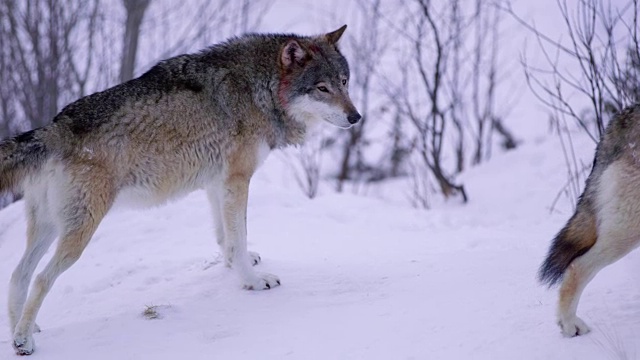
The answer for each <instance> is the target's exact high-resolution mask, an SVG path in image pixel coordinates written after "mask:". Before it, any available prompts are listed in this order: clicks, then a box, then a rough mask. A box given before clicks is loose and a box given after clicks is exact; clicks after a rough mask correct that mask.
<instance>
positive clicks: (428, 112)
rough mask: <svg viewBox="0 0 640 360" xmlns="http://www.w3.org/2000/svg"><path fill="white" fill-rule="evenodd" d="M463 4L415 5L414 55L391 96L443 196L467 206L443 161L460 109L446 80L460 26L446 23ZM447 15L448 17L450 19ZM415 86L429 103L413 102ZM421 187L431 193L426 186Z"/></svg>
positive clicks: (419, 1) (423, 0)
mask: <svg viewBox="0 0 640 360" xmlns="http://www.w3.org/2000/svg"><path fill="white" fill-rule="evenodd" d="M458 2H459V1H458V0H454V1H451V2H449V3H448V4H446V5H445V6H443V8H442V9H440V10H442V11H441V12H437V11H436V9H435V8H434V6H433V4H432V3H431V1H429V0H415V2H414V3H415V5H416V9H415V14H414V15H413V14H412V15H413V16H411V18H410V25H409V26H410V27H411V30H413V31H414V32H413V33H411V34H410V35H407V38H408V40H409V42H410V45H411V49H412V52H411V53H410V54H409V61H406V60H405V59H403V60H401V61H404V63H401V64H400V66H399V67H400V69H402V78H403V85H402V86H401V87H400V88H399V89H398V90H397V91H396V92H395V93H394V94H392V98H393V99H394V102H395V103H396V104H397V105H398V108H399V109H400V110H401V112H402V115H403V116H405V117H406V118H407V119H408V120H409V121H410V123H411V124H413V126H414V129H415V131H416V137H415V140H414V151H415V153H416V155H417V156H418V158H419V159H420V161H421V164H422V165H423V166H425V167H426V168H427V169H428V170H429V173H430V175H431V176H433V178H434V180H435V182H436V184H437V185H438V188H439V190H440V192H441V193H442V194H443V195H444V196H445V197H447V198H448V197H451V196H453V195H456V194H459V195H461V197H462V199H463V201H465V202H466V200H467V195H466V192H465V190H464V187H463V186H462V185H458V184H456V183H455V182H454V180H453V177H452V176H451V175H450V173H449V172H448V171H447V170H446V168H445V164H444V161H443V150H444V147H445V140H446V130H447V124H449V123H451V122H452V120H451V115H452V112H451V111H450V109H452V108H453V107H455V104H454V102H453V101H455V100H456V99H452V98H451V97H447V94H446V88H445V79H446V76H447V74H448V72H449V71H451V68H450V67H449V65H450V64H451V61H452V52H453V49H454V48H455V46H456V39H457V37H459V36H461V34H460V33H458V32H457V30H456V29H460V27H456V26H453V27H448V26H447V25H448V24H447V23H446V22H447V21H449V20H450V19H451V17H452V16H454V15H451V13H452V12H455V11H456V8H457V7H458V4H457V3H458ZM443 12H444V13H446V12H448V13H449V14H450V15H449V17H446V16H444V14H443ZM426 54H428V58H427V55H426ZM409 66H411V67H412V70H413V71H415V72H416V73H417V75H416V76H415V77H414V75H413V74H411V75H409V71H408V70H407V68H408V67H409ZM415 78H417V79H415ZM414 80H415V81H414ZM414 86H417V89H419V90H420V93H421V94H423V95H424V96H425V98H424V99H416V98H415V96H413V97H412V94H411V91H409V88H410V87H414ZM425 100H426V101H425ZM414 178H415V177H414ZM419 179H421V177H419ZM423 180H425V179H422V180H421V181H423ZM414 187H415V186H414ZM417 188H420V189H424V190H425V191H426V190H427V187H426V186H422V187H417ZM416 195H417V194H416ZM424 197H426V195H424Z"/></svg>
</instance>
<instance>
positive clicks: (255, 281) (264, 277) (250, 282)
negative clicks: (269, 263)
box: [243, 273, 280, 290]
mask: <svg viewBox="0 0 640 360" xmlns="http://www.w3.org/2000/svg"><path fill="white" fill-rule="evenodd" d="M279 285H280V279H279V278H278V277H277V276H275V275H271V274H267V273H257V274H255V275H254V276H252V277H251V278H250V279H245V280H244V286H243V287H244V288H245V289H247V290H267V289H271V288H274V287H276V286H279Z"/></svg>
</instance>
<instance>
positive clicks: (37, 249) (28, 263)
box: [8, 204, 56, 333]
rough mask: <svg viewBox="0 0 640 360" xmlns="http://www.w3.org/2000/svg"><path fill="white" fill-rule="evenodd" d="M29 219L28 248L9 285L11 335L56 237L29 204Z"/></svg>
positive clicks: (53, 231) (48, 223) (51, 226)
mask: <svg viewBox="0 0 640 360" xmlns="http://www.w3.org/2000/svg"><path fill="white" fill-rule="evenodd" d="M27 217H28V219H27V221H28V224H27V247H26V249H25V251H24V255H23V256H22V259H20V262H19V263H18V266H17V267H16V269H15V270H14V271H13V274H12V275H11V282H10V283H9V301H8V305H9V326H10V327H11V329H10V330H11V333H13V332H14V330H15V328H16V325H17V323H18V320H19V319H20V315H21V314H22V308H23V306H24V302H25V300H26V299H27V292H28V290H29V283H30V282H31V277H32V276H33V272H34V271H35V269H36V266H37V265H38V263H39V262H40V259H42V257H43V256H44V254H45V253H46V252H47V250H48V249H49V247H50V246H51V243H52V242H53V240H55V237H56V232H55V228H54V226H53V224H51V223H50V222H49V221H48V220H47V219H42V218H41V217H39V216H38V208H37V205H32V204H27ZM36 331H37V329H36Z"/></svg>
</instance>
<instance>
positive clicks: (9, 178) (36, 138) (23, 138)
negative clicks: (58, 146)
mask: <svg viewBox="0 0 640 360" xmlns="http://www.w3.org/2000/svg"><path fill="white" fill-rule="evenodd" d="M42 132H43V129H36V130H31V131H27V132H25V133H22V134H20V135H18V136H15V137H13V138H10V139H6V140H3V141H1V142H0V194H3V193H7V192H15V191H18V190H19V187H20V184H21V183H22V180H23V179H24V178H25V176H26V175H27V174H28V173H29V172H30V171H34V170H36V169H37V168H38V167H39V166H40V165H41V164H42V163H43V162H44V160H45V159H46V157H47V149H46V146H45V145H44V142H43V139H42V138H41V136H40V135H41V134H42Z"/></svg>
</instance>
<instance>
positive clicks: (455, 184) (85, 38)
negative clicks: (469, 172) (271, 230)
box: [0, 0, 640, 208]
mask: <svg viewBox="0 0 640 360" xmlns="http://www.w3.org/2000/svg"><path fill="white" fill-rule="evenodd" d="M294 4H295V5H296V6H298V7H296V6H294ZM553 4H554V5H553V7H552V8H549V9H548V11H549V12H553V13H555V14H558V18H559V19H560V21H559V22H558V23H557V26H556V31H554V32H552V33H545V32H542V31H540V30H539V29H538V28H537V27H536V24H535V22H533V21H531V20H530V19H528V18H527V14H523V13H519V12H518V11H516V10H514V7H512V4H511V3H510V2H509V1H483V0H450V1H430V0H397V1H391V0H386V1H384V0H345V1H341V2H337V1H334V2H328V3H327V5H326V6H324V7H323V8H322V9H319V8H317V7H313V6H306V7H305V6H300V2H297V1H292V0H290V1H287V0H257V1H250V0H238V1H225V0H188V1H183V2H176V1H171V0H2V2H0V81H1V82H0V137H1V138H6V137H10V136H14V135H16V134H18V133H20V132H22V131H26V130H28V129H31V128H37V127H41V126H45V125H46V124H47V123H49V122H50V121H51V120H52V119H53V117H54V116H55V115H56V114H57V113H58V112H59V111H60V110H61V109H62V107H64V106H65V105H66V104H68V103H70V102H72V101H74V100H76V99H78V98H80V97H82V96H85V95H88V94H91V93H93V92H96V91H101V90H103V89H106V88H108V87H110V86H113V85H115V84H117V83H120V82H123V81H127V80H129V79H132V78H133V77H135V76H138V75H140V74H142V73H143V72H145V71H146V70H147V69H149V68H150V67H151V66H152V65H153V64H155V63H156V62H158V61H160V60H162V59H164V58H167V57H171V56H175V55H179V54H181V53H184V52H191V51H197V50H198V49H201V48H204V47H206V46H209V45H211V44H214V43H216V42H219V41H222V40H224V39H226V38H228V37H230V36H235V35H241V34H243V33H246V32H255V31H260V32H263V31H268V32H273V31H286V32H287V31H289V30H287V28H288V24H287V23H282V22H280V23H278V21H279V18H278V16H277V13H276V14H275V15H274V11H276V10H274V9H276V8H277V11H289V12H291V13H292V15H293V18H298V19H300V20H299V21H300V22H308V23H313V26H310V27H309V29H313V30H310V31H313V32H308V33H306V34H308V35H311V34H314V33H320V32H326V31H331V30H334V29H335V28H337V27H339V26H341V25H342V24H343V23H347V24H348V25H349V28H348V30H347V32H346V33H345V37H344V38H343V40H341V44H340V45H341V47H342V49H343V50H344V52H345V54H346V56H347V58H348V59H349V62H350V66H351V71H352V77H351V82H350V92H351V95H352V98H353V100H354V102H355V104H356V106H357V107H358V109H359V110H360V112H361V114H362V115H363V119H362V122H361V123H360V124H359V125H358V126H355V127H354V128H352V129H350V130H349V131H337V130H329V131H328V132H326V133H325V134H324V136H323V137H322V141H318V142H317V143H312V144H308V146H305V147H304V148H302V149H298V150H296V151H293V152H289V153H287V159H288V161H289V162H290V164H291V168H292V169H293V171H294V172H295V175H296V179H297V181H298V184H299V185H300V188H301V189H302V191H304V193H305V194H306V195H307V196H309V197H314V196H316V194H317V193H318V188H319V186H320V184H321V183H325V184H330V188H331V189H332V191H339V192H340V191H350V192H355V193H358V192H359V191H361V189H363V188H364V187H366V186H368V184H374V183H381V182H384V181H386V180H392V179H403V180H404V181H403V182H402V184H403V185H402V186H404V187H406V193H407V194H408V198H409V199H410V201H411V203H412V204H413V205H414V206H416V207H421V208H428V207H430V206H431V203H432V202H433V199H434V198H445V199H456V200H457V201H460V202H466V201H467V200H468V199H469V198H472V197H473V194H468V193H467V192H466V191H465V187H464V183H463V182H462V181H461V180H460V177H459V175H460V174H461V173H462V172H463V171H464V170H465V169H467V168H469V167H472V166H476V165H478V164H481V163H483V162H485V161H487V160H488V159H490V158H491V156H492V155H493V154H495V153H497V152H501V151H508V150H511V149H514V148H516V147H518V146H519V145H520V144H521V139H520V137H519V132H518V129H514V128H513V124H516V122H514V121H510V119H509V118H510V117H512V116H513V113H514V111H513V110H514V108H515V107H516V106H517V105H518V101H519V95H518V93H517V92H516V91H514V86H513V81H510V79H511V78H513V77H514V74H519V76H520V75H522V74H524V79H526V83H527V84H526V87H525V88H526V91H530V92H531V93H532V94H534V95H535V97H536V98H537V101H539V104H541V106H542V107H543V109H544V110H545V113H546V119H545V121H546V120H547V119H548V125H549V126H548V128H549V130H548V133H549V134H551V135H552V136H559V137H560V138H561V139H562V140H563V143H564V144H566V146H565V153H564V154H563V155H564V157H565V160H566V163H567V185H566V186H565V188H563V189H561V193H562V194H565V195H566V196H567V197H569V198H570V199H574V200H575V198H577V196H578V195H579V192H580V189H581V187H582V183H583V182H584V178H585V177H586V174H587V173H588V170H589V166H590V165H591V164H590V163H586V164H585V163H583V162H580V161H578V160H577V159H575V157H574V156H572V151H571V150H572V141H571V136H572V134H575V132H583V133H586V134H588V136H590V137H591V138H592V139H593V141H597V140H598V139H599V137H600V135H601V134H602V132H603V129H604V127H605V126H606V123H607V121H608V120H609V119H610V118H611V116H613V115H615V114H616V113H617V112H619V111H620V110H621V109H623V108H624V107H625V106H628V105H630V104H633V103H636V102H638V100H639V99H640V42H639V35H638V26H639V24H638V11H639V8H638V0H615V1H614V0H573V1H567V0H557V1H555V2H553ZM289 5H291V6H289ZM289 7H290V8H291V9H289V10H287V9H288V8H289ZM283 9H284V10H283ZM296 12H297V13H296ZM290 15H291V14H290ZM266 16H269V17H270V20H269V22H270V24H271V25H265V22H266V21H265V17H266ZM289 18H291V16H290V17H289ZM345 19H346V20H345ZM343 20H345V21H343ZM274 23H278V26H272V24H274ZM516 31H517V32H526V33H528V34H529V35H530V36H529V38H530V39H533V40H534V41H533V43H530V44H527V45H528V46H526V47H525V46H524V44H523V45H522V47H521V48H518V49H516V51H515V52H514V50H513V49H512V48H511V49H509V48H505V45H506V46H509V47H513V46H514V45H513V44H512V43H510V42H509V41H508V38H509V37H510V36H511V34H512V33H513V32H516ZM515 46H520V45H519V44H516V45H515ZM514 53H515V54H519V55H518V56H517V57H514V56H513V54H514ZM532 57H535V58H536V59H538V60H537V61H535V62H533V61H531V58H532ZM540 59H542V61H539V60H540ZM18 195H19V194H18ZM12 200H13V198H7V199H5V200H4V203H5V204H6V203H7V202H8V201H12Z"/></svg>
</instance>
